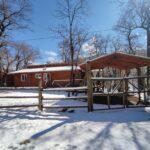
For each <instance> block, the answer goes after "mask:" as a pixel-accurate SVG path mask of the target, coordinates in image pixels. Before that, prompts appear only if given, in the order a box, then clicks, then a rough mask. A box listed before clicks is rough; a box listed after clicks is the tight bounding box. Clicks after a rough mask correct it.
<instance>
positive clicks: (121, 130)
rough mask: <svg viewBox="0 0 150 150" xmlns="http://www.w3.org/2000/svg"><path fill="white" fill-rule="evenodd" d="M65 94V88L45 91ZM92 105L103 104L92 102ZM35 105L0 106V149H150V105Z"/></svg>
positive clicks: (14, 101) (12, 101)
mask: <svg viewBox="0 0 150 150" xmlns="http://www.w3.org/2000/svg"><path fill="white" fill-rule="evenodd" d="M37 94H38V93H37V91H33V90H31V91H29V90H28V91H26V90H19V91H17V90H12V91H10V90H9V91H5V90H2V91H0V95H7V96H8V95H21V96H24V95H28V96H29V95H37ZM44 94H45V95H44V96H45V97H46V96H47V97H62V96H63V97H65V96H66V95H67V93H64V92H62V91H61V92H59V93H58V92H54V91H52V92H50V91H46V92H45V93H44ZM20 102H21V103H38V101H37V99H0V105H3V104H4V105H6V104H8V105H9V104H18V103H20ZM86 104H87V103H86V102H84V101H83V100H82V101H77V100H76V101H75V100H72V101H70V100H69V101H67V100H66V101H63V100H57V101H45V105H58V106H59V105H86ZM94 107H102V105H98V104H95V105H94ZM74 110H75V111H74V113H69V112H68V111H66V112H60V109H56V110H52V109H44V111H43V112H40V111H39V110H38V109H37V108H36V107H35V108H16V109H15V108H14V109H12V108H10V109H0V137H1V139H0V149H1V150H7V149H16V150H24V149H25V150H30V149H31V150H32V149H33V150H43V149H44V150H76V149H78V150H87V149H88V150H97V149H100V150H110V149H112V150H114V149H115V150H116V149H118V150H125V149H127V148H128V149H132V150H149V147H150V142H149V141H150V128H149V126H150V108H149V107H147V108H134V109H131V108H130V109H122V110H109V111H96V112H91V113H88V112H87V109H86V108H82V109H81V108H80V109H74Z"/></svg>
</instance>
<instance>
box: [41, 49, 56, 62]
mask: <svg viewBox="0 0 150 150" xmlns="http://www.w3.org/2000/svg"><path fill="white" fill-rule="evenodd" d="M44 53H45V57H46V60H47V61H48V62H58V61H59V60H58V54H57V53H56V52H54V51H52V50H49V51H48V50H47V51H45V52H44Z"/></svg>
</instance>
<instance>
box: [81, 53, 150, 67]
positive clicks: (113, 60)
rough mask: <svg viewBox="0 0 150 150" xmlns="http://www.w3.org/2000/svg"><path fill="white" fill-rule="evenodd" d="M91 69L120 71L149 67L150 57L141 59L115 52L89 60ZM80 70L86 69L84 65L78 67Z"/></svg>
mask: <svg viewBox="0 0 150 150" xmlns="http://www.w3.org/2000/svg"><path fill="white" fill-rule="evenodd" d="M89 63H90V65H91V69H92V70H94V69H101V68H105V67H113V68H118V69H121V70H126V69H133V68H138V67H144V66H150V57H142V56H136V55H131V54H125V53H122V52H115V53H112V54H108V55H104V56H101V57H98V58H96V59H93V60H89ZM80 67H81V68H82V69H85V68H86V63H83V64H81V65H80Z"/></svg>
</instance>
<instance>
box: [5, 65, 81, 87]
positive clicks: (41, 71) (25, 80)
mask: <svg viewBox="0 0 150 150" xmlns="http://www.w3.org/2000/svg"><path fill="white" fill-rule="evenodd" d="M74 69H75V75H76V77H75V83H76V84H79V82H81V69H80V67H79V66H77V67H76V66H74ZM70 75H71V66H70V65H69V64H65V63H56V64H48V65H31V66H28V67H27V68H26V69H22V70H19V71H14V72H10V73H9V74H8V78H7V85H8V86H14V87H36V86H38V83H39V79H41V80H42V85H43V87H45V88H46V87H61V86H67V85H68V84H69V81H70Z"/></svg>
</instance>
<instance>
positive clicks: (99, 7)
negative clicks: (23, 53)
mask: <svg viewBox="0 0 150 150" xmlns="http://www.w3.org/2000/svg"><path fill="white" fill-rule="evenodd" d="M56 2H57V0H32V4H33V12H32V13H31V16H30V18H31V21H32V23H31V25H30V26H31V30H32V31H16V32H15V33H14V34H13V37H14V40H15V41H24V42H26V43H29V44H30V45H32V46H34V47H35V48H38V49H39V50H40V52H41V58H40V59H39V60H38V61H39V63H45V62H47V61H49V60H51V59H53V58H55V57H56V56H57V54H58V47H57V43H58V40H57V39H54V38H53V39H52V38H49V39H41V38H48V37H51V33H50V31H49V29H50V26H51V25H55V24H57V23H58V21H57V20H56V18H55V17H54V14H55V10H56V7H57V6H56ZM89 14H90V15H89V16H88V18H87V19H86V20H85V25H86V26H87V28H89V31H90V32H98V33H102V34H105V35H107V34H110V33H111V32H112V31H111V30H109V29H111V28H112V27H113V25H114V24H115V22H116V21H117V18H118V15H119V10H118V8H117V5H116V3H115V0H89ZM104 30H107V31H104Z"/></svg>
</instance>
